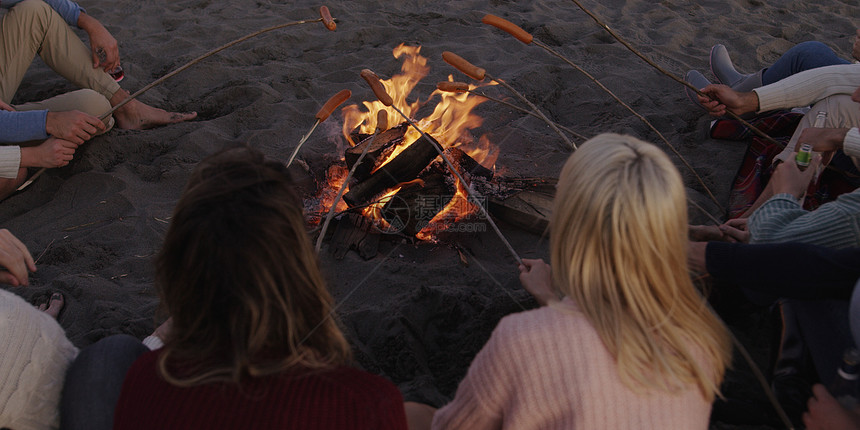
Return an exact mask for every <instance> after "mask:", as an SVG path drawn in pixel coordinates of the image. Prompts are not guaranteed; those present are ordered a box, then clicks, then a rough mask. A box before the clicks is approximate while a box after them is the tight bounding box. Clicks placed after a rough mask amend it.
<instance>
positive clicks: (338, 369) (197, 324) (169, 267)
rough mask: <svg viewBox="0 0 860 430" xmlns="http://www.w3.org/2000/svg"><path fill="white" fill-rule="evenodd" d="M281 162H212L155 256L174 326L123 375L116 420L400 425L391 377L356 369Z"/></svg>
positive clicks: (242, 151)
mask: <svg viewBox="0 0 860 430" xmlns="http://www.w3.org/2000/svg"><path fill="white" fill-rule="evenodd" d="M318 264H319V263H318V259H317V255H316V253H315V252H314V249H313V246H312V245H311V242H310V239H309V237H308V235H307V233H306V231H305V224H304V216H303V214H302V203H301V200H300V198H299V195H298V194H297V191H296V187H295V186H294V185H293V182H292V180H291V179H290V176H289V173H288V172H287V170H286V168H285V167H284V166H283V164H281V163H279V162H275V161H266V160H265V159H264V157H263V155H262V154H260V153H258V152H256V151H254V150H251V149H247V148H236V149H231V150H228V151H225V152H221V153H218V154H216V155H214V156H211V157H209V158H207V159H205V160H203V161H202V162H201V163H200V164H199V165H198V166H197V168H195V170H194V172H193V173H192V174H191V178H190V179H189V181H188V185H187V186H186V188H185V191H184V192H183V194H182V197H181V198H180V199H179V202H178V203H177V205H176V209H175V210H174V212H173V217H172V221H171V224H170V227H169V228H168V231H167V234H166V236H165V238H164V245H163V248H162V250H161V251H160V253H159V254H158V257H157V258H156V270H155V272H156V274H155V277H156V288H157V290H158V292H159V296H160V297H161V302H162V306H163V307H164V309H165V310H166V311H167V313H168V314H169V315H170V316H171V319H172V326H171V329H170V333H169V334H168V335H167V336H166V337H167V338H166V339H165V342H164V347H162V348H160V349H157V350H155V351H153V352H149V353H146V354H144V355H142V356H141V357H140V358H139V359H138V360H137V361H136V362H135V363H134V364H133V365H132V367H131V369H130V370H129V371H128V374H127V376H126V379H125V382H124V384H123V386H122V393H121V395H120V399H119V403H118V404H117V406H116V410H115V416H114V429H115V430H126V429H154V428H157V429H166V430H169V429H188V428H205V429H216V430H217V429H227V428H236V427H237V426H239V427H242V428H279V429H310V428H314V429H350V428H356V429H358V428H375V429H405V428H406V417H405V415H404V412H403V399H402V396H401V395H400V392H399V391H398V390H397V388H396V387H395V386H394V385H393V384H391V383H390V382H388V381H387V380H385V379H383V378H381V377H379V376H376V375H372V374H369V373H367V372H363V371H360V370H357V369H355V368H352V367H350V366H349V364H350V361H351V351H350V348H349V344H348V343H347V342H346V339H345V338H344V336H343V334H342V333H341V331H340V329H339V328H338V325H337V319H336V317H335V315H334V309H333V304H332V301H333V300H332V298H331V295H330V294H329V292H328V290H327V289H326V285H325V281H324V278H323V275H322V273H321V272H320V268H319V265H318Z"/></svg>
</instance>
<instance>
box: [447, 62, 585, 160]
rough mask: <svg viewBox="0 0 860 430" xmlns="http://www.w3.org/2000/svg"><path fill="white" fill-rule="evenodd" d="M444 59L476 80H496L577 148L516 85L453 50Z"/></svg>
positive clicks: (571, 145) (565, 140) (566, 141)
mask: <svg viewBox="0 0 860 430" xmlns="http://www.w3.org/2000/svg"><path fill="white" fill-rule="evenodd" d="M442 59H443V60H445V62H446V63H448V64H450V65H452V66H454V68H456V69H457V70H459V71H461V72H463V73H465V74H466V75H467V76H469V77H470V78H472V79H474V80H476V81H482V80H484V78H485V77H486V78H487V79H489V80H491V81H495V82H496V83H498V84H499V85H501V86H503V87H505V88H507V90H508V91H510V92H511V93H512V94H513V95H515V96H517V98H519V99H520V100H522V101H523V103H525V104H527V105H528V106H529V107H530V108H532V110H534V112H535V113H537V114H538V115H540V118H541V119H543V120H544V122H546V123H547V125H549V126H550V128H552V129H553V130H554V131H555V132H556V133H558V135H559V136H561V139H562V140H564V142H565V143H567V145H568V146H569V147H570V148H573V150H574V151H575V150H576V144H575V143H573V142H571V140H570V139H569V138H568V137H567V135H566V134H564V133H562V132H561V130H559V129H558V127H556V126H555V123H554V122H552V121H550V119H549V118H547V117H546V115H544V114H543V112H541V110H540V109H538V107H537V106H535V105H534V104H533V103H532V102H530V101H529V99H527V98H526V97H525V96H524V95H522V94H520V92H519V91H517V90H515V89H514V87H512V86H510V85H508V83H507V82H505V81H503V80H501V79H497V78H494V77H492V76H490V74H489V73H487V71H486V70H484V69H482V68H480V67H476V66H475V65H473V64H472V63H470V62H468V61H466V60H465V59H463V57H461V56H459V55H457V54H455V53H453V52H448V51H445V52H443V53H442Z"/></svg>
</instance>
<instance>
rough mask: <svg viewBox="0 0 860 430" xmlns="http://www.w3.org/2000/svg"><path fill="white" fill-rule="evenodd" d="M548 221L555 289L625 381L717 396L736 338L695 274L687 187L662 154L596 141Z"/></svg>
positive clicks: (571, 173)
mask: <svg viewBox="0 0 860 430" xmlns="http://www.w3.org/2000/svg"><path fill="white" fill-rule="evenodd" d="M550 225H551V228H552V231H551V238H550V250H551V251H550V252H551V256H550V258H551V261H552V263H553V264H552V274H553V282H554V285H555V286H556V287H557V288H558V289H560V290H561V292H563V293H564V294H566V295H568V296H570V297H571V298H572V299H573V300H574V301H575V302H576V303H577V304H578V307H579V308H580V309H581V311H582V312H583V313H584V314H585V315H586V317H587V318H588V319H589V321H590V322H591V323H592V324H593V326H594V328H595V329H596V330H597V333H598V334H599V336H600V338H601V340H602V341H603V343H604V345H605V346H606V348H607V349H608V350H609V352H610V353H611V354H612V355H613V356H614V357H615V358H616V360H617V362H618V369H619V373H620V376H621V380H622V381H623V382H624V383H625V384H626V385H627V386H629V387H631V388H632V389H639V388H647V387H658V388H660V389H664V390H668V391H672V390H674V389H676V388H678V387H680V386H681V384H695V385H696V386H697V387H698V388H699V390H700V391H701V392H702V394H703V395H704V397H705V398H706V399H708V400H713V398H714V394H715V393H719V386H720V383H721V382H722V378H723V375H724V373H725V370H726V368H727V367H728V366H729V365H730V362H731V344H730V337H729V333H728V331H727V329H726V328H725V326H724V325H723V324H722V323H721V321H720V320H719V319H718V318H717V317H716V315H714V314H713V313H712V312H711V311H710V310H709V308H708V307H707V306H706V304H705V299H704V298H703V297H702V296H701V295H700V294H699V293H698V292H697V290H696V289H695V288H694V286H693V284H692V281H691V279H690V277H689V272H688V269H687V257H686V249H687V236H686V232H687V205H686V198H685V192H684V186H683V182H682V180H681V176H680V174H679V173H678V171H677V169H676V168H675V166H674V165H673V164H672V163H671V161H670V160H669V158H668V157H667V156H666V154H664V153H663V152H662V151H660V150H659V149H658V148H657V147H655V146H654V145H651V144H648V143H645V142H643V141H641V140H638V139H636V138H634V137H631V136H622V135H618V134H601V135H599V136H597V137H594V138H593V139H590V140H589V141H588V142H586V143H585V144H583V145H582V146H581V147H580V148H579V150H577V151H576V152H575V153H574V154H573V155H572V156H571V157H570V159H568V161H567V163H566V164H565V165H564V169H563V170H562V172H561V177H560V178H559V182H558V190H557V194H556V198H555V203H554V208H553V212H552V218H551V221H550ZM700 359H705V360H710V361H712V365H706V366H703V365H702V364H700V363H699V360H700Z"/></svg>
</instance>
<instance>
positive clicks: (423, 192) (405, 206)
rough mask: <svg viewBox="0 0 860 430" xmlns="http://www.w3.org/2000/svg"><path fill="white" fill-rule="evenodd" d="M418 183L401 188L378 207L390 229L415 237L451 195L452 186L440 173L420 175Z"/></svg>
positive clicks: (445, 204)
mask: <svg viewBox="0 0 860 430" xmlns="http://www.w3.org/2000/svg"><path fill="white" fill-rule="evenodd" d="M416 182H419V183H420V184H415V185H409V186H404V187H403V188H402V189H401V190H400V192H398V193H397V195H396V196H395V197H394V198H392V199H391V200H389V201H388V203H386V205H385V206H384V207H383V208H382V217H383V218H384V219H385V220H386V221H387V222H388V223H389V225H390V229H391V230H394V231H397V232H401V233H403V234H406V235H408V236H415V234H417V233H418V232H419V231H421V229H423V228H424V227H425V226H427V223H429V222H430V220H432V219H433V217H435V216H436V214H437V213H439V212H440V211H441V210H442V209H444V208H445V206H447V205H448V202H450V201H451V198H452V197H453V196H454V192H455V189H454V186H453V183H452V182H451V181H448V180H447V176H446V175H445V174H443V173H439V172H434V173H430V174H427V175H425V176H423V177H422V178H421V179H420V181H416Z"/></svg>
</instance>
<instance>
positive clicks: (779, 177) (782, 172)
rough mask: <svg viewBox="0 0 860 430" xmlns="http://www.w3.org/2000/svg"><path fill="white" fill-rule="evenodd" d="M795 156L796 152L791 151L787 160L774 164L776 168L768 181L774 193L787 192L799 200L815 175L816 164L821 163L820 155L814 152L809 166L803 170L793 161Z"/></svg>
mask: <svg viewBox="0 0 860 430" xmlns="http://www.w3.org/2000/svg"><path fill="white" fill-rule="evenodd" d="M795 156H797V153H796V152H793V153H792V154H791V158H790V159H789V161H788V162H785V163H780V164H779V166H776V170H774V172H773V175H772V176H771V177H770V182H771V183H772V184H773V193H774V194H782V193H788V194H791V195H792V196H794V197H796V198H797V199H798V200H799V199H801V198H803V196H804V195H805V194H806V189H807V188H809V183H810V182H811V181H812V178H813V176H815V172H816V171H817V170H818V166H820V165H821V155H819V154H815V155H814V156H813V157H812V161H810V162H809V166H807V168H806V169H805V170H803V171H801V170H800V168H799V167H797V163H795V162H794V158H795Z"/></svg>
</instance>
